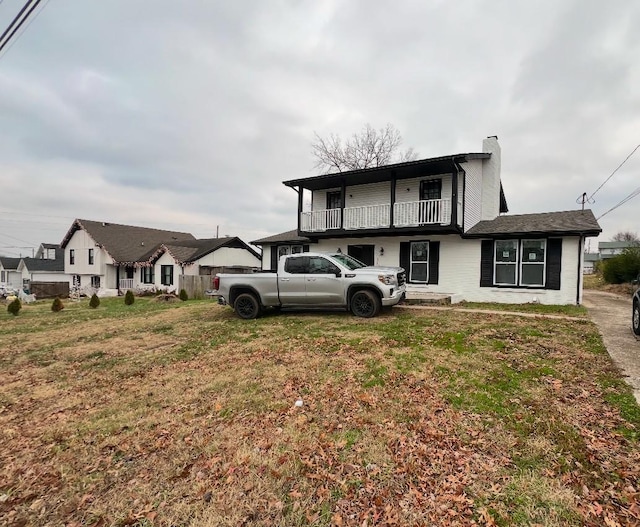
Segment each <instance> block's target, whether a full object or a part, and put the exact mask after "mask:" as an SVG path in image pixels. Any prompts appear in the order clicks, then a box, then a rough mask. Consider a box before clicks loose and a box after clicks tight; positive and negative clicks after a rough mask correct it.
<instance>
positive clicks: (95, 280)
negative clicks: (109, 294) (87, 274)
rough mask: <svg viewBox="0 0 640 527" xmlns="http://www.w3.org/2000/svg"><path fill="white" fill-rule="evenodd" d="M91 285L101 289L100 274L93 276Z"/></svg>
mask: <svg viewBox="0 0 640 527" xmlns="http://www.w3.org/2000/svg"><path fill="white" fill-rule="evenodd" d="M91 287H93V288H94V289H100V277H99V276H92V277H91Z"/></svg>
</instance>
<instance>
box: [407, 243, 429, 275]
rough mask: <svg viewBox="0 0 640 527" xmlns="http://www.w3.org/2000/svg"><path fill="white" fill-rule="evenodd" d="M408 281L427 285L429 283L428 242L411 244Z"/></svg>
mask: <svg viewBox="0 0 640 527" xmlns="http://www.w3.org/2000/svg"><path fill="white" fill-rule="evenodd" d="M409 269H410V274H409V280H410V281H411V282H419V283H424V284H426V283H428V281H429V242H411V261H410V267H409Z"/></svg>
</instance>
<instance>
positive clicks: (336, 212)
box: [300, 199, 451, 232]
mask: <svg viewBox="0 0 640 527" xmlns="http://www.w3.org/2000/svg"><path fill="white" fill-rule="evenodd" d="M343 211H344V213H342V212H343ZM450 221H451V200H450V199H429V200H422V201H409V202H406V203H395V204H394V206H393V225H394V227H418V226H420V225H448V224H449V223H450ZM390 226H391V206H390V205H389V204H388V203H384V204H379V205H366V206H363V207H348V208H346V209H329V210H317V211H311V212H302V213H301V214H300V230H301V231H302V232H324V231H328V230H331V229H341V228H344V229H347V230H356V229H380V228H382V229H384V228H388V227H390Z"/></svg>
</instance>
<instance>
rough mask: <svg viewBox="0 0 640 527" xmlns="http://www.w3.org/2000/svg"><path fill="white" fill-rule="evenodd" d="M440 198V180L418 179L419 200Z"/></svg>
mask: <svg viewBox="0 0 640 527" xmlns="http://www.w3.org/2000/svg"><path fill="white" fill-rule="evenodd" d="M430 199H442V180H441V179H423V180H422V181H420V200H421V201H424V200H430Z"/></svg>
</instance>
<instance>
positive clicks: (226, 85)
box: [0, 0, 640, 256]
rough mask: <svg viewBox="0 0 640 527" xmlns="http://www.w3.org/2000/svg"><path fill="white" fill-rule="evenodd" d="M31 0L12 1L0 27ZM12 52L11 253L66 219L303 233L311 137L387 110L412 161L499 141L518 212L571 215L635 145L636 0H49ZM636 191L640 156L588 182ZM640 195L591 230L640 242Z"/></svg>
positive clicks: (1, 164) (8, 131)
mask: <svg viewBox="0 0 640 527" xmlns="http://www.w3.org/2000/svg"><path fill="white" fill-rule="evenodd" d="M23 3H24V0H4V1H3V2H2V3H1V4H0V25H1V26H2V27H1V28H0V31H2V30H4V28H5V27H6V26H7V25H8V24H9V22H10V21H11V19H12V18H13V16H15V14H16V13H17V12H18V10H19V9H20V8H21V6H22V5H23ZM43 5H44V8H43V9H42V10H41V12H39V15H38V16H37V17H36V18H35V19H34V20H33V22H32V23H31V24H30V25H29V26H28V27H27V29H26V31H24V33H23V34H22V35H21V36H20V38H19V39H18V40H15V41H14V43H13V45H12V46H11V47H10V48H9V49H8V51H7V50H6V49H5V51H3V52H2V54H0V197H1V200H0V254H5V255H9V256H17V255H19V254H20V253H22V254H23V255H30V253H31V250H30V249H29V248H27V247H30V246H34V245H37V244H39V243H40V242H48V243H59V242H60V241H61V240H62V238H63V236H64V234H65V233H66V231H67V229H68V228H69V227H70V225H71V222H72V221H73V219H74V218H85V219H91V220H98V221H110V222H113V223H125V224H131V225H144V226H149V227H157V228H165V229H174V230H181V231H188V232H191V233H193V234H194V235H195V236H196V237H199V238H205V237H214V236H215V235H216V228H217V226H219V229H220V230H219V232H220V235H237V236H240V237H241V238H243V239H244V240H246V241H250V240H254V239H257V238H260V237H263V236H267V235H271V234H276V233H278V232H282V231H286V230H289V229H292V228H295V226H296V224H297V223H296V211H297V197H296V193H295V192H294V191H293V190H291V189H289V188H286V187H285V186H284V185H282V184H281V182H282V181H283V180H287V179H293V178H299V177H306V176H313V175H315V174H316V171H315V170H314V159H313V156H312V154H311V147H310V143H311V141H312V139H313V134H314V131H315V132H318V133H319V134H320V135H322V136H324V135H328V134H330V133H336V134H340V135H342V136H348V135H350V134H351V133H353V132H356V131H358V130H360V129H361V128H362V127H363V125H364V124H365V123H371V125H372V126H373V127H375V128H380V127H383V126H384V125H385V124H386V123H392V124H393V125H395V126H396V127H397V128H398V130H400V132H401V133H402V136H403V138H404V143H403V144H404V146H405V147H413V148H414V149H415V150H416V151H417V152H418V154H419V157H420V158H427V157H433V156H441V155H447V154H453V153H458V152H477V151H481V147H482V139H483V138H484V137H486V136H488V135H498V137H499V141H500V144H501V146H502V159H503V165H502V181H503V186H504V190H505V194H506V197H507V201H508V204H509V209H510V213H514V214H522V213H530V212H546V211H556V210H571V209H575V208H577V207H578V205H577V204H576V198H578V197H579V196H580V195H581V194H582V193H583V192H587V193H588V194H591V193H593V192H594V191H595V190H596V189H597V188H598V186H599V185H600V184H601V183H602V182H603V181H604V180H605V179H606V178H607V177H608V176H609V175H610V174H611V173H612V172H613V170H614V169H615V168H616V167H617V166H618V165H619V164H620V163H621V162H622V161H623V160H624V159H625V157H626V156H627V155H628V154H629V153H630V152H631V151H632V150H633V149H634V148H635V147H636V146H637V145H638V144H640V31H638V27H640V2H637V1H635V0H627V1H619V0H609V1H608V2H606V3H605V2H602V1H591V0H564V1H563V0H536V1H535V2H531V1H514V0H491V1H481V0H458V1H456V2H450V1H446V0H439V1H418V0H416V1H406V2H405V1H402V0H400V1H396V2H381V1H372V0H366V1H364V0H362V1H342V2H338V1H329V0H323V1H306V2H303V1H293V0H291V1H264V0H262V1H252V2H249V1H238V2H205V1H196V0H192V1H189V2H187V1H181V2H175V1H168V0H153V1H151V0H110V1H108V2H106V1H100V2H98V1H95V0H94V1H90V0H50V1H49V2H48V3H45V2H43ZM639 185H640V150H639V151H638V152H636V154H635V155H634V156H632V157H631V158H630V159H629V161H628V162H627V163H626V164H625V165H624V167H623V168H622V169H620V170H619V171H618V172H617V173H616V174H615V175H614V176H613V177H612V178H611V180H610V181H609V182H608V183H607V184H606V185H604V187H603V188H602V189H601V190H600V191H598V192H597V193H596V195H595V203H594V204H593V205H591V208H592V209H593V210H594V212H595V214H596V216H600V215H601V214H603V213H605V212H606V211H607V210H608V209H610V208H611V207H613V206H614V205H616V204H617V203H619V202H620V201H621V200H622V199H624V198H625V197H626V196H628V195H629V194H631V193H632V192H633V191H634V190H636V189H637V188H638V186H639ZM639 211H640V196H639V197H636V198H635V199H634V200H631V201H629V202H628V203H627V204H625V205H623V206H622V207H620V208H618V209H616V210H615V211H613V212H611V213H609V214H607V215H606V216H604V217H603V218H602V219H601V220H600V224H601V226H602V228H603V230H604V232H603V234H602V235H601V236H600V238H599V239H597V240H592V241H591V244H592V249H595V247H596V246H597V241H603V240H608V239H610V237H611V236H613V235H614V234H615V233H616V232H618V231H620V230H631V231H634V232H636V233H639V234H640V212H639Z"/></svg>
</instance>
